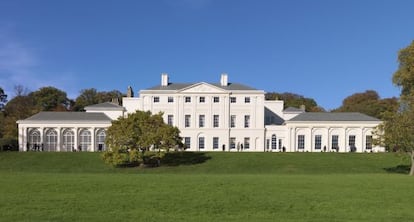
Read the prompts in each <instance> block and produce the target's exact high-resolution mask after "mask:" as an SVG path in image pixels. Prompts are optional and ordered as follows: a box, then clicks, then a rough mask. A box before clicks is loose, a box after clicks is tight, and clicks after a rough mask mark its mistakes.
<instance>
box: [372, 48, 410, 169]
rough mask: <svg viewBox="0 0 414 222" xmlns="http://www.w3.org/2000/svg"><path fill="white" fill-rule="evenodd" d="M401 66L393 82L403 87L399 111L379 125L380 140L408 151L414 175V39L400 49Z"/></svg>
mask: <svg viewBox="0 0 414 222" xmlns="http://www.w3.org/2000/svg"><path fill="white" fill-rule="evenodd" d="M398 62H399V66H398V69H397V71H396V72H395V73H394V75H393V79H392V80H393V83H394V84H395V85H397V86H400V87H401V98H400V104H399V110H398V112H389V113H387V115H386V118H385V119H384V122H383V124H381V125H380V126H379V127H378V133H377V134H378V138H379V139H378V141H376V142H377V143H379V144H382V145H384V146H386V147H388V149H389V150H391V151H400V152H404V153H407V154H408V155H409V157H410V159H411V169H410V173H409V174H410V175H414V41H413V42H412V43H411V45H409V46H407V47H406V48H404V49H402V50H400V52H399V54H398Z"/></svg>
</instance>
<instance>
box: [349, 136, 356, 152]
mask: <svg viewBox="0 0 414 222" xmlns="http://www.w3.org/2000/svg"><path fill="white" fill-rule="evenodd" d="M348 145H349V149H350V150H349V151H351V152H355V151H356V147H355V135H349V138H348Z"/></svg>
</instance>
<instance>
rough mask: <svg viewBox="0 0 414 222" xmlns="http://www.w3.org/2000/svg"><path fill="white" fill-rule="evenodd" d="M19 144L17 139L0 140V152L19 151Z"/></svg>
mask: <svg viewBox="0 0 414 222" xmlns="http://www.w3.org/2000/svg"><path fill="white" fill-rule="evenodd" d="M18 150H19V144H18V141H17V139H16V138H6V137H4V138H0V151H18Z"/></svg>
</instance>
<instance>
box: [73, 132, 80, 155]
mask: <svg viewBox="0 0 414 222" xmlns="http://www.w3.org/2000/svg"><path fill="white" fill-rule="evenodd" d="M78 131H79V129H78V127H75V129H74V134H75V135H74V136H75V138H74V145H73V146H74V150H77V151H79V150H78V146H79V144H78V143H79V142H78V137H79V132H78Z"/></svg>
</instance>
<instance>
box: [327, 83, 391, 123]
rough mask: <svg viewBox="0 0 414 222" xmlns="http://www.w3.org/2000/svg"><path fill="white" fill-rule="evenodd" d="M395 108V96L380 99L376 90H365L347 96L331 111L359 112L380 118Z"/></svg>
mask: <svg viewBox="0 0 414 222" xmlns="http://www.w3.org/2000/svg"><path fill="white" fill-rule="evenodd" d="M397 110H398V100H397V98H395V97H394V98H386V99H381V98H380V96H379V95H378V93H377V92H376V91H374V90H367V91H365V92H362V93H355V94H353V95H351V96H348V97H347V98H345V99H344V100H343V102H342V106H341V107H339V108H338V109H335V110H332V112H360V113H365V114H367V115H370V116H373V117H376V118H379V119H381V118H382V116H383V114H384V113H386V112H396V111H397Z"/></svg>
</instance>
